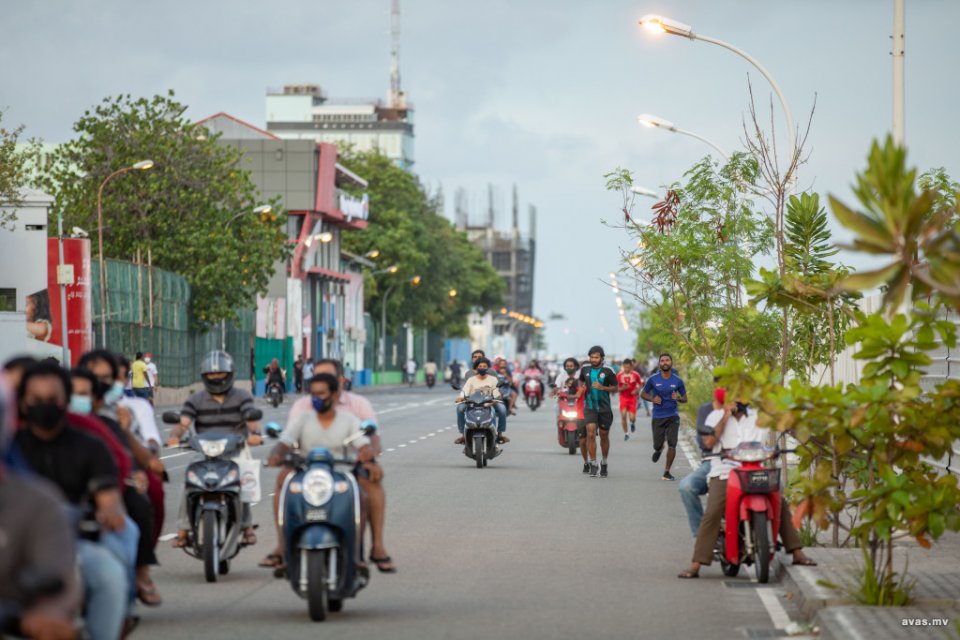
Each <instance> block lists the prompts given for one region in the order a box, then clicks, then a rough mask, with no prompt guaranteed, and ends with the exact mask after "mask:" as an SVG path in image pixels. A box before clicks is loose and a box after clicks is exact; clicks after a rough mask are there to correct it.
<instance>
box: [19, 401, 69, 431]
mask: <svg viewBox="0 0 960 640" xmlns="http://www.w3.org/2000/svg"><path fill="white" fill-rule="evenodd" d="M66 416H67V409H66V407H61V406H60V405H58V404H57V403H56V402H41V403H38V404H31V405H29V406H27V411H26V415H25V417H26V419H27V422H29V423H30V424H32V425H33V426H35V427H37V428H38V429H42V430H43V431H54V430H56V428H57V427H59V426H60V425H61V424H62V423H63V419H64V418H65V417H66Z"/></svg>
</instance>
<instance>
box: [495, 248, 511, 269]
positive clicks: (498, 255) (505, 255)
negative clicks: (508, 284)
mask: <svg viewBox="0 0 960 640" xmlns="http://www.w3.org/2000/svg"><path fill="white" fill-rule="evenodd" d="M493 268H494V269H496V270H497V271H510V252H509V251H494V252H493Z"/></svg>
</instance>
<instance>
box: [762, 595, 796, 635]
mask: <svg viewBox="0 0 960 640" xmlns="http://www.w3.org/2000/svg"><path fill="white" fill-rule="evenodd" d="M757 595H758V596H760V602H762V603H763V606H764V608H765V609H766V610H767V613H768V614H769V615H770V619H771V620H772V621H773V626H775V627H776V628H777V629H785V628H786V627H787V625H789V624H790V616H789V615H787V611H786V609H784V608H783V605H782V604H780V599H779V598H778V597H777V593H776V591H775V590H774V589H769V588H761V589H757Z"/></svg>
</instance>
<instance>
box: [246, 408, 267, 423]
mask: <svg viewBox="0 0 960 640" xmlns="http://www.w3.org/2000/svg"><path fill="white" fill-rule="evenodd" d="M262 417H263V411H260V409H247V410H246V411H244V412H243V419H244V420H246V421H247V422H256V421H257V420H259V419H260V418H262Z"/></svg>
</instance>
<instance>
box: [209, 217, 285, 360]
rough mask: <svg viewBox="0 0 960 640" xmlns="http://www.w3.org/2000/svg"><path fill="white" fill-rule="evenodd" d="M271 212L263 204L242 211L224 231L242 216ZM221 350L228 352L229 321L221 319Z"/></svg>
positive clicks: (231, 220)
mask: <svg viewBox="0 0 960 640" xmlns="http://www.w3.org/2000/svg"><path fill="white" fill-rule="evenodd" d="M271 211H273V207H272V206H270V205H269V204H262V205H260V206H258V207H254V208H253V209H252V210H251V211H241V212H240V213H238V214H237V215H235V216H233V217H232V218H230V219H229V220H227V224H225V225H223V228H224V230H227V229H229V228H230V225H231V224H233V222H234V221H235V220H236V219H237V218H239V217H241V216H245V215H247V214H248V213H255V214H257V215H259V216H262V215H264V214H266V213H270V212H271ZM220 350H221V351H226V350H227V321H226V319H225V318H221V319H220Z"/></svg>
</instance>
